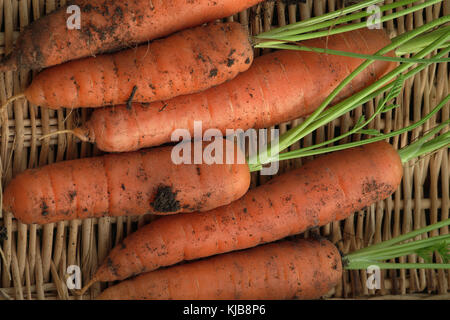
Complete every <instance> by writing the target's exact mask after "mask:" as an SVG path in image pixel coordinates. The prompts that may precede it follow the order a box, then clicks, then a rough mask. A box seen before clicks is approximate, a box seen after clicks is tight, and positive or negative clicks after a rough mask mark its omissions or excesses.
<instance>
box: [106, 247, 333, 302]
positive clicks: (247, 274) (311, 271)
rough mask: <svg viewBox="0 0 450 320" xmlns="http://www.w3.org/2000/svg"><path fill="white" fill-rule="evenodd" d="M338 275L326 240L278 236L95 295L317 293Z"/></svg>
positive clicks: (139, 297)
mask: <svg viewBox="0 0 450 320" xmlns="http://www.w3.org/2000/svg"><path fill="white" fill-rule="evenodd" d="M341 275H342V263H341V256H340V254H339V251H338V249H337V248H336V247H335V246H334V245H333V244H332V243H331V242H329V241H327V240H320V241H317V240H304V239H303V240H297V241H282V242H278V243H273V244H268V245H263V246H259V247H257V248H252V249H248V250H244V251H240V252H233V253H228V254H223V255H219V256H216V257H212V258H209V259H205V260H200V261H195V262H191V263H186V264H183V265H179V266H175V267H171V268H167V269H160V270H156V271H153V272H149V273H145V274H143V275H140V276H138V277H136V278H134V279H131V280H126V281H123V282H121V283H119V284H117V285H115V286H112V287H109V288H108V289H106V290H105V291H103V292H102V293H101V294H100V295H99V296H98V297H97V299H99V300H128V299H129V300H142V299H147V300H155V299H156V300H168V299H175V300H209V299H214V300H219V299H226V300H231V299H244V300H245V299H247V300H255V299H266V300H267V299H271V300H273V299H293V298H294V299H317V298H320V297H321V296H323V295H325V294H326V293H328V292H329V291H330V290H331V289H332V288H333V287H334V286H336V284H337V283H338V282H339V281H340V279H341Z"/></svg>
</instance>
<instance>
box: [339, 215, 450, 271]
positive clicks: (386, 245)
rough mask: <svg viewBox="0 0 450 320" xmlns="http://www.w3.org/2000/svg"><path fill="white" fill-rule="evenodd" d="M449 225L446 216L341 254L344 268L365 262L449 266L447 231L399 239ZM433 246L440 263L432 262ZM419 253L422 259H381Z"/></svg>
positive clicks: (389, 265) (401, 266)
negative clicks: (395, 261)
mask: <svg viewBox="0 0 450 320" xmlns="http://www.w3.org/2000/svg"><path fill="white" fill-rule="evenodd" d="M448 225H450V219H446V220H443V221H440V222H437V223H434V224H432V225H429V226H426V227H423V228H420V229H417V230H414V231H411V232H408V233H406V234H404V235H400V236H398V237H395V238H393V239H390V240H386V241H383V242H380V243H378V244H374V245H371V246H369V247H367V248H362V249H360V250H357V251H355V252H352V253H350V254H348V255H346V256H344V257H343V259H342V261H343V264H344V268H345V269H348V270H356V269H366V268H367V267H369V266H373V265H375V266H378V267H379V268H380V269H415V268H417V269H450V263H447V261H449V260H450V255H449V250H450V234H443V235H440V236H434V237H431V238H428V239H422V240H414V241H412V242H406V243H401V242H404V241H408V240H410V239H413V238H415V237H417V236H419V235H421V234H424V233H426V232H430V231H433V230H436V229H439V228H442V227H445V226H448ZM436 248H442V250H439V253H440V255H441V258H442V259H443V260H444V263H432V262H431V259H430V257H431V255H432V254H433V252H434V251H435V249H436ZM413 253H416V254H419V255H421V256H423V257H424V258H425V259H426V260H428V261H426V263H383V262H381V261H383V260H389V259H393V258H397V257H400V256H405V255H409V254H413Z"/></svg>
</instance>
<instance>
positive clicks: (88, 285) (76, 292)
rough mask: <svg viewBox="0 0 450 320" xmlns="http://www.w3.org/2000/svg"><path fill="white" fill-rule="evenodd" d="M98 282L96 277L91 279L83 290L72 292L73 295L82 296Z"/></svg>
mask: <svg viewBox="0 0 450 320" xmlns="http://www.w3.org/2000/svg"><path fill="white" fill-rule="evenodd" d="M97 281H98V280H97V278H96V277H93V278H92V279H91V280H90V281H89V282H88V283H87V284H86V285H85V286H84V287H83V288H81V289H79V290H73V292H72V293H73V294H74V295H76V296H79V297H81V296H82V295H84V294H85V293H86V291H88V289H89V288H90V287H91V286H92V285H93V284H94V283H96V282H97Z"/></svg>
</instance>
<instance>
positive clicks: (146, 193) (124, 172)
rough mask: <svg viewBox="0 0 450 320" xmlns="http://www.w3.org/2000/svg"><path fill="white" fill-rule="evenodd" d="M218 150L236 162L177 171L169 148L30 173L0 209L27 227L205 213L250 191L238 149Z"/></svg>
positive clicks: (74, 162) (60, 164)
mask: <svg viewBox="0 0 450 320" xmlns="http://www.w3.org/2000/svg"><path fill="white" fill-rule="evenodd" d="M208 145H209V144H206V143H205V144H204V147H205V148H207V147H208ZM223 146H224V152H227V153H229V152H233V154H234V156H235V157H236V158H235V159H234V161H233V164H226V163H225V161H224V162H223V164H207V163H206V161H202V164H194V161H192V162H191V163H192V164H182V165H177V164H175V162H174V161H173V159H172V157H173V156H176V155H172V148H173V147H162V148H154V149H148V150H141V151H138V152H132V153H123V154H109V155H104V156H99V157H93V158H85V159H77V160H71V161H64V162H58V163H54V164H51V165H47V166H44V167H42V168H38V169H29V170H26V171H24V172H23V173H21V174H19V175H18V176H16V177H15V178H14V179H13V180H12V181H11V182H10V183H9V185H8V186H7V187H6V189H5V190H4V194H3V208H4V209H5V210H8V211H10V212H12V213H13V214H14V217H15V218H17V219H19V220H20V221H22V222H23V223H28V224H31V223H38V224H45V223H51V222H56V221H61V220H71V219H84V218H92V217H102V216H122V215H142V214H146V213H154V214H162V215H164V214H174V213H179V212H192V211H206V210H210V209H213V208H215V207H217V206H222V205H225V204H228V203H230V202H231V201H233V200H235V199H237V198H239V197H241V196H242V195H243V194H245V192H247V189H248V187H249V185H250V173H249V169H248V166H247V164H246V163H244V164H240V163H239V161H237V160H238V157H240V155H239V153H240V149H239V148H237V146H235V145H233V144H232V143H231V144H226V143H224V144H223ZM191 150H192V151H194V147H192V149H191ZM200 151H202V150H200ZM207 156H208V155H205V157H207ZM202 160H203V159H202Z"/></svg>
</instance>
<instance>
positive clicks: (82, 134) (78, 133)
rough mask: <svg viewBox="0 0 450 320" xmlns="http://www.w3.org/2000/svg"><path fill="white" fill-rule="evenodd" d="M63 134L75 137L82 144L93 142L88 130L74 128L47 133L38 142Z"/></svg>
mask: <svg viewBox="0 0 450 320" xmlns="http://www.w3.org/2000/svg"><path fill="white" fill-rule="evenodd" d="M64 133H71V134H73V135H74V136H75V137H77V138H78V139H80V140H81V141H83V142H94V139H93V138H92V137H91V136H90V134H89V130H88V129H87V128H84V127H78V128H75V129H68V130H59V131H55V132H51V133H48V134H46V135H44V136H42V137H40V138H39V140H44V139H46V138H49V137H51V136H55V135H59V134H64Z"/></svg>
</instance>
